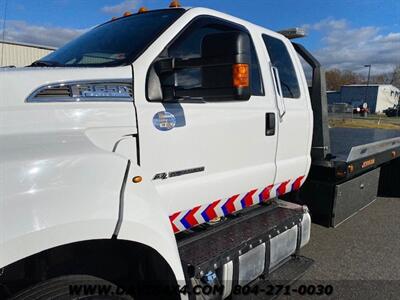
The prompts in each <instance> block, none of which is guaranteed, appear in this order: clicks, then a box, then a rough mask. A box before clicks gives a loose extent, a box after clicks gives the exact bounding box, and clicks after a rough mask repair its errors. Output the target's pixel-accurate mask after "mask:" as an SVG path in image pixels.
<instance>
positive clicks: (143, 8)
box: [138, 6, 149, 14]
mask: <svg viewBox="0 0 400 300" xmlns="http://www.w3.org/2000/svg"><path fill="white" fill-rule="evenodd" d="M148 11H149V10H148V9H147V8H146V7H144V6H142V7H141V8H139V10H138V14H142V13H145V12H148Z"/></svg>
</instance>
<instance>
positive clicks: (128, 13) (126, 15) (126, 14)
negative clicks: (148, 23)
mask: <svg viewBox="0 0 400 300" xmlns="http://www.w3.org/2000/svg"><path fill="white" fill-rule="evenodd" d="M131 15H132V13H131V12H130V11H126V12H124V17H128V16H131Z"/></svg>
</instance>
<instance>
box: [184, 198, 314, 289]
mask: <svg viewBox="0 0 400 300" xmlns="http://www.w3.org/2000/svg"><path fill="white" fill-rule="evenodd" d="M310 223H311V221H310V218H309V215H308V211H307V210H306V209H305V208H303V207H302V206H298V205H294V204H291V203H287V202H284V201H280V200H278V201H277V202H274V203H273V204H270V205H268V206H258V207H254V208H251V209H249V210H246V211H244V212H243V213H240V214H238V215H237V216H236V217H235V218H233V219H229V220H227V221H224V222H222V224H218V225H213V226H210V227H208V228H207V229H206V230H205V231H203V232H196V233H194V234H192V235H189V236H188V237H186V238H182V239H180V240H178V249H179V254H180V257H181V261H182V265H183V269H184V271H185V275H186V281H187V282H189V283H190V282H191V283H192V284H196V283H199V282H201V280H202V278H203V279H204V276H205V275H206V274H215V276H214V278H215V277H217V278H218V279H217V281H219V282H220V283H221V284H222V285H224V286H225V281H230V285H231V287H233V286H235V285H237V284H240V285H242V284H248V283H249V282H250V280H248V281H246V279H243V278H245V277H246V276H247V277H249V276H250V277H251V276H255V277H254V278H252V280H254V279H256V278H257V277H259V276H261V275H263V274H264V276H268V274H269V273H270V271H272V270H275V269H276V268H277V267H278V264H280V263H282V261H283V260H284V259H286V260H287V259H288V258H290V257H291V256H292V255H293V254H295V253H298V250H299V249H300V247H301V246H303V245H304V244H305V243H306V242H307V241H308V239H309V231H310ZM303 227H304V231H303V230H302V228H303ZM257 249H258V250H257ZM254 263H255V264H256V265H257V266H256V267H254V266H253V264H254ZM227 266H228V267H227ZM227 269H230V270H229V271H227ZM257 270H258V271H257ZM257 272H258V273H257ZM224 273H225V274H224ZM226 273H228V274H230V275H228V277H227V275H226ZM225 288H226V287H225Z"/></svg>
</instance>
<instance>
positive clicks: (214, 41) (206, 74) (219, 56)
mask: <svg viewBox="0 0 400 300" xmlns="http://www.w3.org/2000/svg"><path fill="white" fill-rule="evenodd" d="M250 66H251V42H250V37H249V35H248V34H247V33H244V32H239V31H232V32H223V33H215V34H209V35H206V36H205V37H204V38H203V41H202V45H201V57H200V58H189V59H180V58H165V59H160V60H158V61H156V62H155V63H154V69H153V70H154V71H155V72H156V74H157V75H158V77H159V79H160V84H161V90H162V99H163V101H176V100H179V99H185V98H201V99H203V100H208V101H218V100H225V101H227V100H248V99H249V98H250V83H251V80H250V71H249V70H250ZM238 67H239V68H238ZM191 68H192V69H193V68H197V69H200V74H201V87H196V88H185V87H181V86H179V85H178V84H177V81H176V80H175V76H176V74H177V73H178V72H179V71H180V70H186V69H191ZM237 70H242V71H243V72H237ZM153 75H154V74H153ZM152 82H155V81H154V80H152ZM155 89H156V90H158V88H155V87H152V84H151V82H148V94H149V91H154V90H155ZM155 98H159V97H155ZM149 100H152V99H149ZM153 101H157V100H156V99H154V100H153Z"/></svg>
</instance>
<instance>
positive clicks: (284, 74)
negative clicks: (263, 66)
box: [263, 34, 300, 98]
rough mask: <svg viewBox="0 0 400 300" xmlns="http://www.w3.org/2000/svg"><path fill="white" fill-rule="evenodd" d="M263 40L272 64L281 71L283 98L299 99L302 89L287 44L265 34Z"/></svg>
mask: <svg viewBox="0 0 400 300" xmlns="http://www.w3.org/2000/svg"><path fill="white" fill-rule="evenodd" d="M263 39H264V43H265V46H266V47H267V51H268V54H269V57H270V59H271V63H272V65H273V66H274V67H276V68H277V69H278V71H279V78H280V81H281V87H282V92H283V97H285V98H299V97H300V87H299V82H298V80H297V75H296V70H295V69H294V66H293V61H292V59H291V57H290V54H289V52H288V50H287V48H286V46H285V44H284V43H283V42H282V41H281V40H279V39H276V38H273V37H271V36H268V35H265V34H264V35H263Z"/></svg>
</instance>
